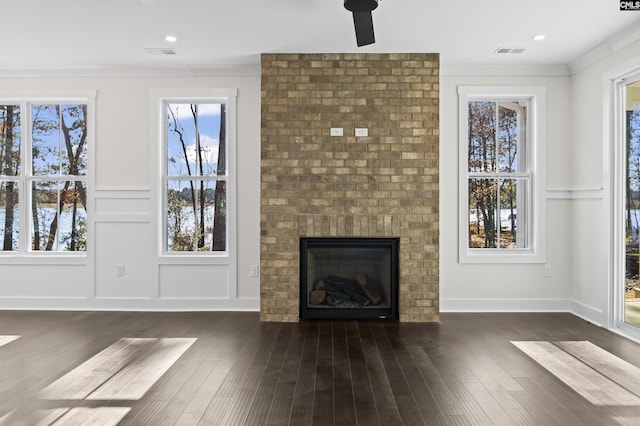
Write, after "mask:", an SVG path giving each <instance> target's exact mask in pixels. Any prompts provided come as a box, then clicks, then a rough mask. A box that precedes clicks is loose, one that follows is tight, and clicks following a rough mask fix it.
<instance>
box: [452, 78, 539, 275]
mask: <svg viewBox="0 0 640 426" xmlns="http://www.w3.org/2000/svg"><path fill="white" fill-rule="evenodd" d="M545 96H546V88H545V87H534V86H459V87H458V126H459V127H458V138H459V152H458V155H459V163H458V167H459V168H458V180H459V185H458V196H459V198H458V217H459V222H458V223H459V225H458V228H459V229H458V238H459V239H458V261H459V262H460V263H544V262H545V247H544V235H545V214H546V208H545V200H546V197H545V180H544V177H545V171H544V152H545V149H544V148H545V146H544V145H545V137H544V136H545ZM473 99H485V100H486V99H495V100H509V99H518V100H520V99H529V100H530V106H529V120H530V124H531V125H530V126H529V131H530V134H529V135H528V143H527V149H528V151H527V154H528V155H527V161H528V169H529V171H530V173H531V182H530V191H531V196H530V200H531V202H530V203H529V205H528V206H527V209H528V211H527V217H528V218H529V223H528V225H529V227H528V232H529V234H528V235H529V247H528V248H523V249H518V248H515V249H473V248H469V247H468V241H469V225H468V220H469V218H468V202H469V197H468V194H469V188H468V178H469V172H468V168H469V166H468V139H469V128H468V114H469V112H468V102H469V101H470V100H473Z"/></svg>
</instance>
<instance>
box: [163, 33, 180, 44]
mask: <svg viewBox="0 0 640 426" xmlns="http://www.w3.org/2000/svg"><path fill="white" fill-rule="evenodd" d="M164 39H165V40H166V41H168V42H169V43H175V42H176V41H178V38H177V37H176V36H174V35H171V34H169V35H168V36H166V37H165V38H164Z"/></svg>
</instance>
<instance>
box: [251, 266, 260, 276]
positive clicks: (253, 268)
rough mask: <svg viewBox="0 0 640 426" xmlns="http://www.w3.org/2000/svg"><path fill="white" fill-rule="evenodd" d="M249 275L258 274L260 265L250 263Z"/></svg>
mask: <svg viewBox="0 0 640 426" xmlns="http://www.w3.org/2000/svg"><path fill="white" fill-rule="evenodd" d="M249 275H250V276H252V277H257V276H258V265H249Z"/></svg>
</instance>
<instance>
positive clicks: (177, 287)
mask: <svg viewBox="0 0 640 426" xmlns="http://www.w3.org/2000/svg"><path fill="white" fill-rule="evenodd" d="M152 88H153V89H169V88H237V89H238V97H237V141H236V142H237V154H238V156H237V157H238V162H237V221H236V222H237V232H238V247H237V254H238V257H237V259H238V260H237V270H235V268H234V269H233V270H231V269H230V268H228V267H225V266H224V265H219V264H216V262H215V261H211V262H208V261H205V262H189V261H185V260H184V259H178V260H176V261H175V262H173V261H169V262H167V261H166V260H165V261H163V260H160V259H159V257H158V256H157V254H156V251H155V247H156V245H155V238H156V235H157V232H156V230H155V227H154V223H155V221H156V215H157V207H156V205H154V203H153V201H152V200H153V199H154V196H153V191H154V189H155V185H156V184H155V181H154V178H153V176H152V175H151V173H152V172H151V164H152V163H151V161H154V159H153V158H151V152H152V149H151V148H152V145H151V144H154V143H156V141H155V140H152V137H151V123H150V116H151V113H150V111H149V109H150V89H152ZM23 89H24V90H28V91H31V92H34V93H35V92H37V90H39V89H42V90H47V91H49V90H57V91H59V90H64V89H96V90H97V98H96V146H95V150H96V157H95V158H96V162H95V188H93V200H94V202H93V205H90V206H89V208H90V209H93V211H92V213H93V215H91V217H92V218H93V220H94V221H93V222H91V223H90V227H91V228H90V233H92V234H93V237H94V240H95V246H94V247H93V250H92V251H90V252H89V253H88V256H87V258H86V259H79V258H73V259H59V258H50V257H49V258H43V259H39V260H36V261H35V262H34V260H33V259H26V258H24V257H19V256H17V257H16V256H12V257H6V256H3V257H0V308H61V309H256V310H257V309H258V307H259V299H258V297H259V278H257V277H250V276H249V267H250V265H259V263H260V262H259V256H260V254H259V241H260V229H259V228H260V218H259V210H260V177H259V172H260V77H259V76H257V75H256V76H248V77H177V76H176V77H149V76H140V77H100V78H98V77H74V78H57V77H50V78H0V96H2V91H3V90H5V91H7V90H11V91H16V90H23ZM90 235H91V234H90ZM116 264H124V265H125V276H123V277H118V276H116V269H115V265H116ZM236 276H237V286H236Z"/></svg>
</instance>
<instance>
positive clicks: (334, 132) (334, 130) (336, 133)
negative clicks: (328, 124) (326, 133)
mask: <svg viewBox="0 0 640 426" xmlns="http://www.w3.org/2000/svg"><path fill="white" fill-rule="evenodd" d="M342 135H343V131H342V127H332V128H331V136H342Z"/></svg>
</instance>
